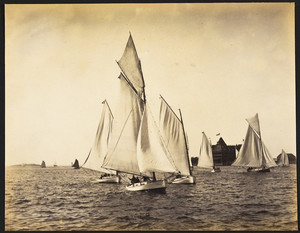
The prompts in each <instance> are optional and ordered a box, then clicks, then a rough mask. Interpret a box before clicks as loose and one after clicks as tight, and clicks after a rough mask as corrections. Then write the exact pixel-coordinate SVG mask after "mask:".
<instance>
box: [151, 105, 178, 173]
mask: <svg viewBox="0 0 300 233" xmlns="http://www.w3.org/2000/svg"><path fill="white" fill-rule="evenodd" d="M148 109H149V112H150V114H151V117H152V120H153V122H154V126H155V129H156V130H157V132H158V136H159V138H160V139H161V142H162V143H163V146H164V148H165V149H166V151H167V152H168V153H167V154H168V155H167V156H168V159H169V161H170V162H171V163H172V165H173V167H174V168H176V169H177V170H178V168H177V167H176V165H175V162H174V160H173V157H172V156H171V152H170V151H169V149H168V147H167V145H166V143H165V141H164V139H163V137H162V134H161V132H160V130H159V128H158V126H157V124H156V122H155V120H154V116H153V114H152V112H151V109H150V108H149V107H148ZM178 171H179V170H178Z"/></svg>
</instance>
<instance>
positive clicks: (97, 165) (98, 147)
mask: <svg viewBox="0 0 300 233" xmlns="http://www.w3.org/2000/svg"><path fill="white" fill-rule="evenodd" d="M102 104H103V108H102V113H101V117H100V122H99V124H98V129H97V133H96V137H95V140H94V144H93V146H92V148H91V150H90V153H89V155H88V157H87V158H86V160H85V162H84V163H83V165H82V166H83V167H86V168H89V169H92V170H96V171H100V172H105V173H113V172H112V171H109V170H107V169H104V168H101V165H102V163H103V160H104V157H105V155H106V153H107V146H108V142H109V139H110V134H111V130H112V124H113V115H112V113H111V110H110V108H109V105H108V103H107V101H106V100H104V101H103V102H102Z"/></svg>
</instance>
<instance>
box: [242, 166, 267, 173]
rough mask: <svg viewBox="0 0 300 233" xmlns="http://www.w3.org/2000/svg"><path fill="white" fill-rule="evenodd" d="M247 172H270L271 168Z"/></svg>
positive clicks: (254, 169)
mask: <svg viewBox="0 0 300 233" xmlns="http://www.w3.org/2000/svg"><path fill="white" fill-rule="evenodd" d="M247 172H270V168H262V167H261V168H253V169H250V170H249V169H247Z"/></svg>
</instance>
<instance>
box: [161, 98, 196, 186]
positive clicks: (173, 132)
mask: <svg viewBox="0 0 300 233" xmlns="http://www.w3.org/2000/svg"><path fill="white" fill-rule="evenodd" d="M160 99H161V105H160V114H159V124H160V129H161V132H162V136H163V140H164V141H165V142H166V146H167V148H168V150H169V152H170V155H171V157H172V159H173V161H174V163H175V165H176V167H177V168H178V170H179V171H180V174H177V175H176V178H175V179H174V180H173V182H172V183H174V184H195V182H196V178H195V177H194V176H193V175H192V170H191V166H190V159H189V152H188V144H187V139H186V133H185V131H184V125H183V120H182V114H181V111H180V109H179V113H180V119H179V117H178V116H177V115H176V113H175V112H174V111H173V110H172V108H171V107H170V105H169V104H168V103H167V101H166V100H165V99H164V98H163V97H162V96H160Z"/></svg>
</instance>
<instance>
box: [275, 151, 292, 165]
mask: <svg viewBox="0 0 300 233" xmlns="http://www.w3.org/2000/svg"><path fill="white" fill-rule="evenodd" d="M277 165H278V166H289V165H290V163H289V157H288V155H287V153H286V152H285V151H284V150H282V152H281V154H280V155H279V156H278V159H277Z"/></svg>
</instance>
